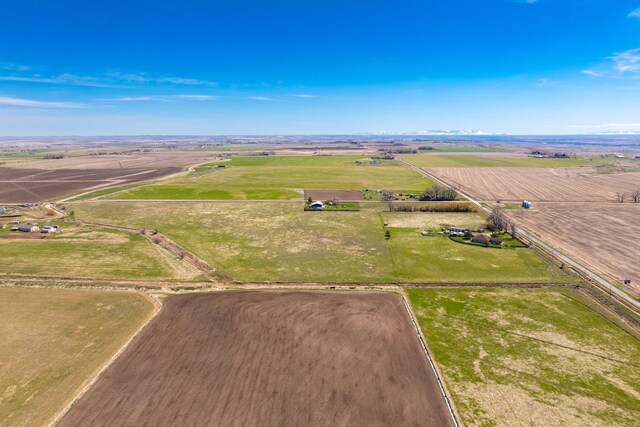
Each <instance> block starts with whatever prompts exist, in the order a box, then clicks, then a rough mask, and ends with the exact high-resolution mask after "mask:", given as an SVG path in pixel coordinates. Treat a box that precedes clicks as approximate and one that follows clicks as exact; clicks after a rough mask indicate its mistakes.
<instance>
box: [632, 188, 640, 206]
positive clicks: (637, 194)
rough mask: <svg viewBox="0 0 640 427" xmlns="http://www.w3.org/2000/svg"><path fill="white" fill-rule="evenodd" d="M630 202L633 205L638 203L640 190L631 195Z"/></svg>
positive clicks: (639, 201)
mask: <svg viewBox="0 0 640 427" xmlns="http://www.w3.org/2000/svg"><path fill="white" fill-rule="evenodd" d="M631 200H632V201H633V203H640V190H636V191H634V192H633V193H631Z"/></svg>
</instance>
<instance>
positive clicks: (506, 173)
mask: <svg viewBox="0 0 640 427" xmlns="http://www.w3.org/2000/svg"><path fill="white" fill-rule="evenodd" d="M429 171H430V172H432V173H433V174H435V175H436V176H438V177H440V178H442V179H443V180H444V181H446V182H447V183H448V184H451V185H453V186H455V187H457V188H458V189H459V190H461V191H462V192H463V193H466V194H468V195H470V196H471V197H473V198H475V199H478V200H487V201H495V200H501V201H503V200H522V199H528V200H531V201H551V202H567V201H576V202H579V201H582V202H595V201H600V202H602V201H609V202H610V201H614V200H615V194H616V193H617V192H621V193H624V192H626V193H631V192H633V191H635V190H639V189H640V173H638V172H627V173H618V174H600V175H599V174H596V170H595V168H591V167H586V168H522V167H509V168H502V167H500V168H494V167H489V168H487V167H478V168H431V169H429Z"/></svg>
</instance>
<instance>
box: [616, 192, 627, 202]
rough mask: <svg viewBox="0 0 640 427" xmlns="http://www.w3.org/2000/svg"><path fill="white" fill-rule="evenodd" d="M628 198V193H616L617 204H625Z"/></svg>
mask: <svg viewBox="0 0 640 427" xmlns="http://www.w3.org/2000/svg"><path fill="white" fill-rule="evenodd" d="M626 198H627V195H626V193H616V202H617V203H624V201H625V200H626Z"/></svg>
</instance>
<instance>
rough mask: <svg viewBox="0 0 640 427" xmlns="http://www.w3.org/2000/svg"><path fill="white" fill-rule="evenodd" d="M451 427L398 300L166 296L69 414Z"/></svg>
mask: <svg viewBox="0 0 640 427" xmlns="http://www.w3.org/2000/svg"><path fill="white" fill-rule="evenodd" d="M142 424H144V425H154V426H165V425H245V426H253V425H332V426H333V425H363V426H365V425H427V426H447V425H453V424H452V421H451V417H450V415H449V412H448V409H447V407H446V403H445V401H444V398H443V397H442V395H441V393H440V390H439V388H438V385H437V382H436V378H435V375H434V373H433V371H432V370H431V368H430V366H429V363H428V361H427V358H426V356H425V353H424V351H423V349H422V348H421V346H420V344H419V341H418V339H417V338H416V333H415V331H414V329H413V326H412V324H411V321H410V319H409V316H408V313H407V312H406V310H405V307H404V304H403V302H402V299H401V298H400V297H399V296H397V295H393V294H387V293H348V292H331V293H321V292H241V291H239V292H225V293H209V294H190V295H179V296H174V297H171V298H170V299H169V300H168V301H166V303H165V305H164V307H163V308H162V310H161V312H160V314H159V315H158V316H157V317H156V318H155V319H154V320H153V321H152V322H151V323H150V324H149V325H148V326H147V327H146V328H145V329H144V330H143V331H142V333H141V334H140V335H138V336H137V337H136V338H135V339H134V341H133V342H132V343H131V345H130V346H129V347H128V348H127V349H126V350H125V352H124V353H123V354H122V355H121V356H120V357H119V358H118V359H117V360H116V361H115V363H114V364H113V365H111V367H110V368H109V369H108V370H107V371H105V373H104V374H103V375H102V376H101V377H100V378H99V380H98V381H97V382H96V383H95V384H94V385H93V387H92V388H91V389H90V390H89V391H88V392H87V393H86V394H85V395H84V396H83V397H82V398H81V399H80V400H79V401H78V402H77V403H76V404H75V405H74V406H73V407H72V408H71V410H70V411H69V412H68V413H67V414H66V416H65V417H63V419H62V420H61V422H60V423H59V426H60V427H65V426H77V425H142Z"/></svg>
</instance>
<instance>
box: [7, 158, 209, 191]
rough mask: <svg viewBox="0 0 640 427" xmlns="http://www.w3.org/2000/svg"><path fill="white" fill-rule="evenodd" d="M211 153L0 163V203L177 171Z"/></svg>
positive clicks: (145, 178) (136, 180)
mask: <svg viewBox="0 0 640 427" xmlns="http://www.w3.org/2000/svg"><path fill="white" fill-rule="evenodd" d="M210 156H211V155H210V154H206V153H172V152H154V153H142V154H136V155H105V156H83V157H69V158H65V159H58V160H36V161H30V162H22V163H11V164H7V165H2V166H0V202H1V203H32V202H41V201H44V200H51V199H54V198H57V197H61V196H64V195H68V194H73V193H77V192H81V191H82V190H85V189H90V188H100V187H106V186H111V185H116V184H126V183H132V182H139V181H146V180H150V179H154V178H158V177H161V176H165V175H170V174H173V173H177V172H180V171H181V170H183V169H184V168H185V167H187V166H189V165H193V164H196V163H201V162H205V161H207V160H208V159H209V157H210Z"/></svg>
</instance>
